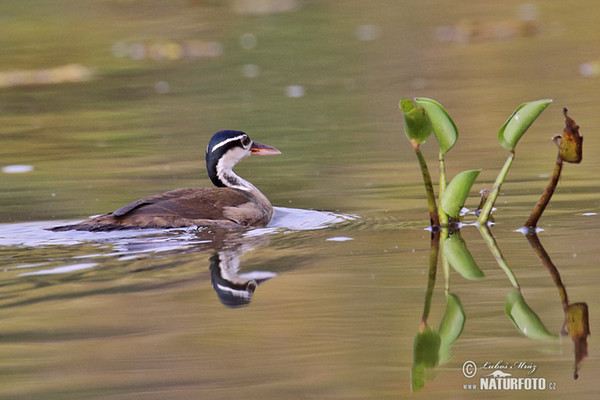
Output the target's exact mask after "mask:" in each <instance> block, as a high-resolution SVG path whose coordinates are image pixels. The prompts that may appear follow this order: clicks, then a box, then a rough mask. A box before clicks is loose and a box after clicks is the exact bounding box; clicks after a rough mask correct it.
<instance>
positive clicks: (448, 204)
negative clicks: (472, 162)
mask: <svg viewBox="0 0 600 400" xmlns="http://www.w3.org/2000/svg"><path fill="white" fill-rule="evenodd" d="M480 172H481V170H480V169H472V170H468V171H463V172H461V173H460V174H458V175H456V176H455V177H454V178H453V179H452V180H451V181H450V183H449V184H448V187H446V190H444V193H443V194H442V203H441V204H442V208H443V209H444V211H445V212H446V214H448V215H449V216H451V217H452V218H458V216H459V215H460V210H462V208H463V205H464V204H465V200H467V197H468V196H469V191H470V190H471V186H473V182H475V178H477V175H479V173H480Z"/></svg>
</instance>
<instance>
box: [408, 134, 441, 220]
mask: <svg viewBox="0 0 600 400" xmlns="http://www.w3.org/2000/svg"><path fill="white" fill-rule="evenodd" d="M411 143H412V145H413V148H414V149H415V154H416V155H417V158H418V159H419V165H420V166H421V173H422V174H423V183H424V184H425V191H426V192H427V204H428V206H429V219H430V222H431V225H432V226H439V225H440V218H439V216H438V211H437V205H436V203H435V193H434V192H433V184H432V182H431V175H429V169H428V168H427V163H426V162H425V157H423V153H421V149H419V145H418V143H416V142H415V141H414V140H411Z"/></svg>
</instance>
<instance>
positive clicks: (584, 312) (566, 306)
mask: <svg viewBox="0 0 600 400" xmlns="http://www.w3.org/2000/svg"><path fill="white" fill-rule="evenodd" d="M526 237H527V240H528V241H529V244H530V245H531V248H532V249H533V250H534V251H535V253H536V254H537V255H538V257H539V259H540V260H541V261H542V264H543V265H544V267H546V269H547V270H548V272H550V276H552V280H553V281H554V284H555V285H556V288H557V289H558V294H559V295H560V299H561V302H562V306H563V310H564V312H565V323H564V325H563V329H562V331H561V333H562V334H563V335H566V334H569V335H570V336H571V339H572V340H573V344H574V346H575V372H574V373H573V378H575V379H577V378H578V377H579V364H580V363H581V361H582V360H583V359H584V358H585V357H587V355H588V345H587V337H588V336H589V335H590V322H589V314H588V306H587V304H586V303H569V297H568V296H567V289H566V288H565V286H564V285H563V283H562V280H561V278H560V273H559V272H558V268H556V266H555V265H554V263H552V260H551V259H550V256H549V255H548V253H547V252H546V250H545V249H544V246H542V243H541V242H540V239H539V238H538V236H537V235H536V234H535V233H530V234H528V235H527V236H526Z"/></svg>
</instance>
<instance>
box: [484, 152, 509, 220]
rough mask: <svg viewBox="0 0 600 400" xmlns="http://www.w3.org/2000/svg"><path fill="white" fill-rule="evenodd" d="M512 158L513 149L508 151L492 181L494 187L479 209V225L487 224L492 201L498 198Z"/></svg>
mask: <svg viewBox="0 0 600 400" xmlns="http://www.w3.org/2000/svg"><path fill="white" fill-rule="evenodd" d="M514 158H515V152H514V150H513V151H511V152H510V154H509V156H508V158H507V159H506V162H505V163H504V166H503V167H502V169H501V170H500V173H499V174H498V177H497V178H496V181H495V182H494V187H493V188H492V191H491V192H490V195H489V197H488V199H487V201H486V202H485V204H484V205H483V209H482V210H481V213H480V214H479V218H477V223H478V224H479V225H486V224H487V222H488V220H489V218H490V213H491V212H492V208H494V203H496V198H498V194H499V193H500V188H501V187H502V183H503V182H504V179H505V178H506V174H507V173H508V169H509V168H510V166H511V164H512V162H513V160H514Z"/></svg>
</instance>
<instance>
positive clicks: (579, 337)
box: [566, 303, 590, 379]
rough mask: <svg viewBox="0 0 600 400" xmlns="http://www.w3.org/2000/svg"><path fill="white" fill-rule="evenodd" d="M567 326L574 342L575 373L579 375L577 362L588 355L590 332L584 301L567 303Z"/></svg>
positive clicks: (586, 307) (575, 376) (576, 376)
mask: <svg viewBox="0 0 600 400" xmlns="http://www.w3.org/2000/svg"><path fill="white" fill-rule="evenodd" d="M566 318H567V327H568V328H569V334H570V335H571V338H572V339H573V343H574V344H575V373H574V375H573V377H574V378H575V379H577V378H578V377H579V374H578V371H579V363H580V362H581V360H583V359H584V358H585V357H587V355H588V344H587V337H588V336H589V334H590V321H589V315H588V306H587V304H586V303H573V304H569V306H568V307H567V311H566Z"/></svg>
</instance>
